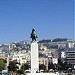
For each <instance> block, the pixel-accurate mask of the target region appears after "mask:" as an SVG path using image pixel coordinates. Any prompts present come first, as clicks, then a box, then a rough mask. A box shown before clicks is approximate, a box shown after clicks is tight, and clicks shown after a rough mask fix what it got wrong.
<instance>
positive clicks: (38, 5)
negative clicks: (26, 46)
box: [0, 0, 74, 43]
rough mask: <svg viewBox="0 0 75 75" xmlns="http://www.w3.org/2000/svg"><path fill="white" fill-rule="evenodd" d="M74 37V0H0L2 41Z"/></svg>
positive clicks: (0, 39)
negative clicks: (32, 37) (31, 35)
mask: <svg viewBox="0 0 75 75" xmlns="http://www.w3.org/2000/svg"><path fill="white" fill-rule="evenodd" d="M32 28H35V30H36V32H37V35H38V40H41V39H54V38H71V39H74V0H0V43H8V42H15V41H21V40H31V39H30V33H31V30H32Z"/></svg>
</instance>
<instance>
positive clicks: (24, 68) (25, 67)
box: [21, 63, 30, 71]
mask: <svg viewBox="0 0 75 75" xmlns="http://www.w3.org/2000/svg"><path fill="white" fill-rule="evenodd" d="M21 68H22V69H23V70H24V71H25V70H28V69H29V68H30V65H28V63H25V64H23V65H22V67H21Z"/></svg>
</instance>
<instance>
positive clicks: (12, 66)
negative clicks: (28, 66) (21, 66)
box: [8, 61, 18, 72]
mask: <svg viewBox="0 0 75 75" xmlns="http://www.w3.org/2000/svg"><path fill="white" fill-rule="evenodd" d="M16 64H17V62H16V61H11V62H10V63H9V66H8V70H9V71H13V72H14V71H17V69H18V66H17V65H16Z"/></svg>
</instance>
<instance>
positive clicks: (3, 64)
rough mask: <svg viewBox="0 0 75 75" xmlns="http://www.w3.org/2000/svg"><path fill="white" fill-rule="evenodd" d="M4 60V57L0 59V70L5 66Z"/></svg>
mask: <svg viewBox="0 0 75 75" xmlns="http://www.w3.org/2000/svg"><path fill="white" fill-rule="evenodd" d="M5 63H6V61H5V60H4V59H0V70H3V69H4V68H5Z"/></svg>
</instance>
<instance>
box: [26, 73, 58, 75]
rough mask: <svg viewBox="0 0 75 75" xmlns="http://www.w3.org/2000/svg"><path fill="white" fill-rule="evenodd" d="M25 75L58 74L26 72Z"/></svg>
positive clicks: (51, 74)
mask: <svg viewBox="0 0 75 75" xmlns="http://www.w3.org/2000/svg"><path fill="white" fill-rule="evenodd" d="M26 75H59V74H55V73H28V74H26Z"/></svg>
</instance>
